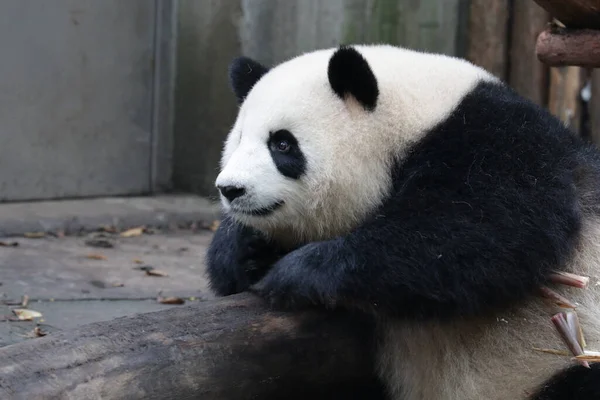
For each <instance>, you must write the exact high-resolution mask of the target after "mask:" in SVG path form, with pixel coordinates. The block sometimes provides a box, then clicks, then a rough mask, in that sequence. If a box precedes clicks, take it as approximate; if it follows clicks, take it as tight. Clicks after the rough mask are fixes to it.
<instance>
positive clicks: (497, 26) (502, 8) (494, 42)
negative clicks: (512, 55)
mask: <svg viewBox="0 0 600 400" xmlns="http://www.w3.org/2000/svg"><path fill="white" fill-rule="evenodd" d="M470 3H471V5H470V9H469V26H468V32H469V35H468V38H469V46H468V50H467V57H466V58H467V59H468V60H469V61H471V62H472V63H474V64H476V65H479V66H481V67H483V68H485V69H487V70H488V71H490V72H491V73H492V74H494V75H496V76H497V77H499V78H501V79H506V76H507V40H506V38H507V35H508V16H509V3H510V1H509V0H471V2H470Z"/></svg>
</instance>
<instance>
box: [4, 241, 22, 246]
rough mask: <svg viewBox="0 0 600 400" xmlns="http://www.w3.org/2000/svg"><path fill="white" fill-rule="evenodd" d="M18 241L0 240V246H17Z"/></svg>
mask: <svg viewBox="0 0 600 400" xmlns="http://www.w3.org/2000/svg"><path fill="white" fill-rule="evenodd" d="M18 245H19V242H3V241H0V247H17V246H18Z"/></svg>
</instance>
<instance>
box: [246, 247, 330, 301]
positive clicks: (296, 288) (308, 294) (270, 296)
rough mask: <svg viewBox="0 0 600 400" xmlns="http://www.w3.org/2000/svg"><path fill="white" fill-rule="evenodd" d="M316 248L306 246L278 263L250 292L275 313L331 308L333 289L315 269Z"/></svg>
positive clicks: (319, 269) (317, 260)
mask: <svg viewBox="0 0 600 400" xmlns="http://www.w3.org/2000/svg"><path fill="white" fill-rule="evenodd" d="M316 246H319V245H318V244H309V245H306V246H304V247H302V248H300V249H298V250H296V251H293V252H292V253H290V254H288V255H287V256H285V257H283V258H282V259H281V260H279V261H278V262H277V263H276V264H275V265H274V266H273V268H272V269H271V270H270V271H269V272H268V273H267V274H266V275H265V277H264V278H263V279H261V280H260V281H259V282H257V283H256V284H254V285H252V286H251V288H250V291H252V292H254V293H256V294H257V295H259V296H260V297H262V298H264V299H265V300H267V301H268V302H269V304H270V305H271V306H272V307H273V308H276V309H283V310H300V309H305V308H310V307H315V306H327V307H334V306H335V295H334V293H332V292H331V289H332V288H334V287H335V285H332V284H331V282H328V280H327V278H326V277H325V275H324V274H323V269H322V268H319V267H320V265H319V263H320V257H318V254H319V252H318V251H317V250H318V249H317V248H316Z"/></svg>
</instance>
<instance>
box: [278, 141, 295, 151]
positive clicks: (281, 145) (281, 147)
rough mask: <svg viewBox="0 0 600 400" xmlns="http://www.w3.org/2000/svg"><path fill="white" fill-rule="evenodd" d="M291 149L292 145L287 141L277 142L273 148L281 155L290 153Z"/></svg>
mask: <svg viewBox="0 0 600 400" xmlns="http://www.w3.org/2000/svg"><path fill="white" fill-rule="evenodd" d="M291 147H292V145H290V143H289V142H288V141H287V140H279V141H277V142H276V144H275V148H276V149H277V151H279V152H281V153H287V152H288V151H290V148H291Z"/></svg>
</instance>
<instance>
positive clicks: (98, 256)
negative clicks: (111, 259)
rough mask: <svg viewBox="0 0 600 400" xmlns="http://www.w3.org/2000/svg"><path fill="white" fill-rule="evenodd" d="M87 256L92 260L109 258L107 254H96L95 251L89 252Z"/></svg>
mask: <svg viewBox="0 0 600 400" xmlns="http://www.w3.org/2000/svg"><path fill="white" fill-rule="evenodd" d="M86 257H87V258H89V259H90V260H106V259H107V258H106V256H103V255H102V254H94V253H91V254H88V255H87V256H86Z"/></svg>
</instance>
